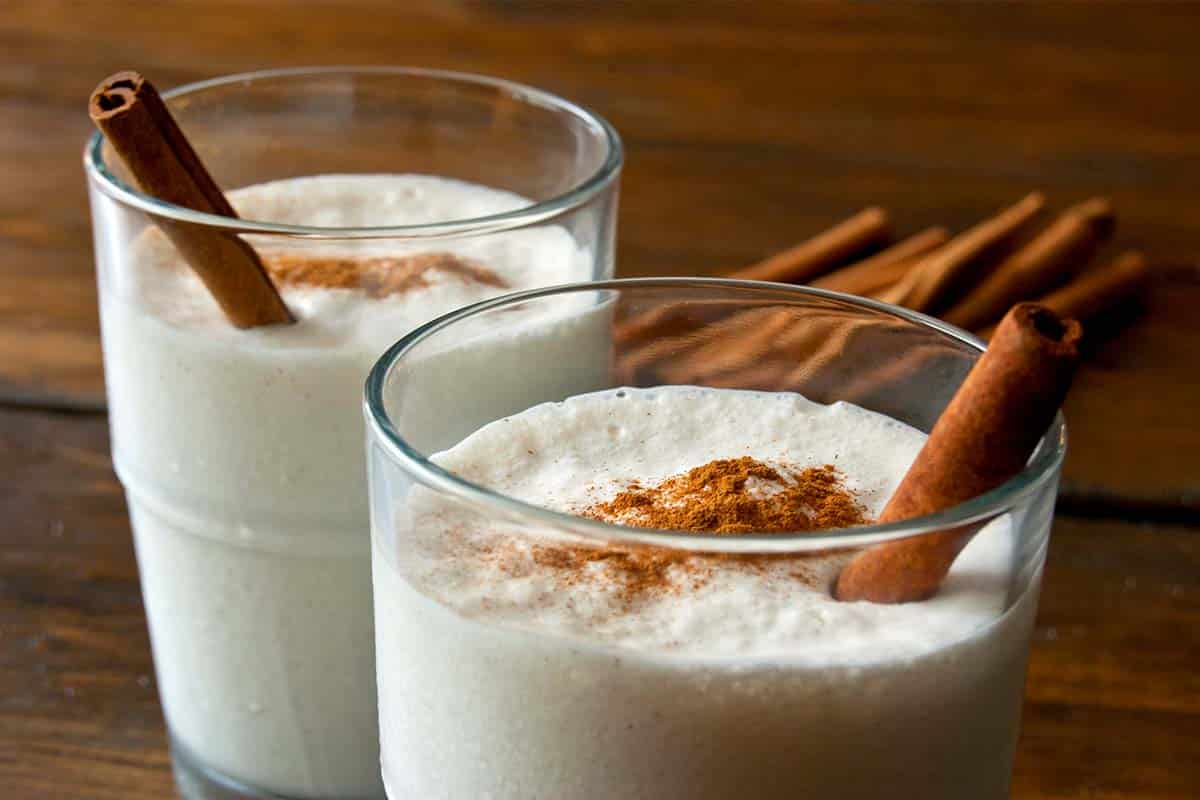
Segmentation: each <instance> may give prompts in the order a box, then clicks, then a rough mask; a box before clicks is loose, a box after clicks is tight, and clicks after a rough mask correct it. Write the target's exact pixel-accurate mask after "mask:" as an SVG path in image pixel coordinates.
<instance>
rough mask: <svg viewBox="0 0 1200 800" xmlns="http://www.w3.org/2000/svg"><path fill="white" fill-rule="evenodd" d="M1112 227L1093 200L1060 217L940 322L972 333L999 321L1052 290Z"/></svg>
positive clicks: (1108, 210)
mask: <svg viewBox="0 0 1200 800" xmlns="http://www.w3.org/2000/svg"><path fill="white" fill-rule="evenodd" d="M1113 227H1114V216H1113V210H1112V206H1111V205H1110V204H1109V202H1108V200H1106V199H1104V198H1102V197H1094V198H1092V199H1091V200H1088V201H1086V202H1084V203H1080V204H1079V205H1077V206H1074V207H1072V208H1069V209H1067V210H1066V211H1064V212H1063V213H1062V214H1061V215H1060V216H1059V217H1058V219H1056V220H1055V221H1054V222H1053V223H1052V224H1051V225H1050V226H1049V227H1047V228H1046V229H1045V230H1044V231H1042V232H1041V233H1040V234H1038V235H1037V236H1036V237H1034V238H1033V239H1032V240H1031V241H1030V242H1029V243H1028V244H1026V245H1025V246H1024V247H1022V248H1020V249H1019V250H1017V251H1016V252H1015V253H1013V254H1012V255H1011V256H1009V257H1008V258H1006V259H1005V260H1004V261H1002V262H1001V263H1000V265H999V266H998V267H996V269H995V270H994V271H993V272H992V273H991V274H989V275H988V276H987V277H986V278H984V280H983V281H982V282H981V283H980V284H979V285H978V286H976V287H975V288H974V289H972V290H971V291H970V293H969V294H968V295H967V296H966V297H965V298H963V299H962V300H961V301H960V302H959V303H958V304H956V305H955V306H953V307H952V308H951V309H950V310H949V311H947V312H946V313H945V314H943V315H942V319H944V320H945V321H946V322H949V323H950V324H952V325H957V326H959V327H960V328H967V329H971V328H978V327H979V326H981V325H985V324H987V323H989V322H991V321H993V320H996V319H999V318H1000V317H1001V316H1002V315H1003V314H1004V312H1005V311H1007V310H1008V308H1009V306H1011V305H1012V304H1013V303H1016V302H1019V301H1021V300H1023V299H1026V298H1029V297H1037V296H1038V295H1039V294H1041V293H1042V292H1044V291H1046V290H1048V289H1051V288H1053V287H1054V286H1055V285H1056V284H1058V283H1059V282H1060V281H1061V280H1062V278H1064V277H1065V276H1066V275H1067V274H1069V273H1070V272H1071V270H1072V269H1073V268H1075V267H1076V266H1077V265H1078V263H1079V262H1080V261H1085V260H1086V259H1087V257H1088V256H1090V255H1091V252H1090V251H1092V250H1094V249H1095V247H1096V246H1097V245H1098V244H1100V243H1101V242H1103V241H1104V240H1105V239H1107V238H1108V237H1109V236H1110V235H1111V234H1112V230H1113Z"/></svg>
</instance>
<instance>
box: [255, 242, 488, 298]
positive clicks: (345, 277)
mask: <svg viewBox="0 0 1200 800" xmlns="http://www.w3.org/2000/svg"><path fill="white" fill-rule="evenodd" d="M264 262H265V264H266V267H267V271H268V272H269V273H270V274H271V277H272V278H273V279H274V280H275V281H276V282H277V283H281V284H284V285H291V286H315V287H321V288H325V289H362V290H364V291H366V293H367V295H368V296H370V297H375V298H379V297H386V296H388V295H391V294H397V293H399V292H407V291H411V290H413V289H420V288H424V287H426V286H428V285H430V283H432V280H431V273H434V272H441V273H444V274H446V275H449V276H451V277H454V278H457V279H458V280H460V281H462V282H464V283H479V284H483V285H484V286H494V287H496V288H498V289H507V288H509V287H508V284H507V283H506V282H505V281H504V279H503V278H501V277H500V276H499V275H497V274H496V273H495V272H493V271H492V270H490V269H488V268H487V267H485V266H483V265H482V264H480V263H478V262H476V261H472V260H470V259H466V258H462V257H461V256H456V255H454V254H453V253H445V252H431V253H414V254H412V255H407V256H367V257H363V258H353V257H349V256H337V257H333V256H327V257H320V256H313V255H309V254H301V253H275V254H268V255H266V256H265V258H264Z"/></svg>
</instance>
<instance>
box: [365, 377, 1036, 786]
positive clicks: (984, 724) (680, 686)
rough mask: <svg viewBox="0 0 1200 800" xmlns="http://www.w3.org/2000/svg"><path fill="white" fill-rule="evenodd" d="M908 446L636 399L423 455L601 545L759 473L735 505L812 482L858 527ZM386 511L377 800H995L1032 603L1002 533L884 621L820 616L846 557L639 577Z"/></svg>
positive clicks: (709, 397) (621, 568)
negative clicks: (711, 481)
mask: <svg viewBox="0 0 1200 800" xmlns="http://www.w3.org/2000/svg"><path fill="white" fill-rule="evenodd" d="M923 441H924V435H923V434H921V433H920V432H918V431H917V430H915V429H913V428H910V427H908V426H906V425H904V424H902V423H900V422H897V421H895V420H893V419H890V418H888V417H884V416H882V415H879V414H876V413H873V412H869V411H866V410H864V409H861V408H858V407H856V406H852V405H848V404H836V405H833V406H823V405H818V404H815V403H812V402H809V401H807V400H805V399H804V398H802V397H799V396H798V395H794V394H767V393H755V392H744V391H734V390H718V389H699V388H694V387H660V388H658V389H653V390H639V389H621V390H607V391H603V392H597V393H594V394H584V395H580V396H577V397H574V398H572V399H570V400H568V401H566V402H564V403H548V404H542V405H538V406H535V407H533V408H530V409H528V410H526V411H524V412H523V413H520V414H517V415H515V416H513V417H510V418H507V419H504V420H500V421H497V422H494V423H492V424H489V425H486V426H485V427H483V428H482V429H480V430H479V431H477V432H475V433H474V434H472V435H470V436H469V437H467V438H466V439H464V440H463V441H462V442H460V443H458V444H457V445H455V446H453V447H451V448H450V449H448V450H446V451H444V452H441V453H440V454H438V455H436V456H434V457H433V459H432V460H433V461H434V462H435V463H436V464H437V465H439V466H440V467H442V468H444V469H446V470H449V471H450V472H453V473H455V474H457V475H459V476H461V477H463V478H466V479H467V480H469V481H472V482H474V483H476V484H479V485H482V486H484V487H486V488H488V489H490V490H492V491H494V492H498V493H500V494H503V495H506V496H509V497H513V498H516V499H518V500H522V501H524V502H527V503H531V504H534V505H537V506H542V507H545V508H550V509H554V510H558V511H565V512H570V513H575V514H582V515H587V516H592V517H598V518H601V519H605V520H608V521H611V522H618V523H627V524H628V523H639V522H641V523H643V524H644V522H645V520H646V519H649V518H650V517H649V516H648V511H647V509H648V508H649V507H648V506H647V505H645V502H644V501H646V497H647V496H649V488H648V487H661V486H666V485H673V484H667V483H664V482H665V481H668V480H670V479H672V478H675V481H674V482H675V483H678V482H679V480H680V479H679V478H678V477H677V476H681V475H685V474H686V473H687V472H688V471H689V470H693V469H695V468H697V467H701V466H704V465H711V464H713V463H714V462H717V461H718V460H719V459H743V458H745V457H749V458H752V459H754V461H755V463H756V464H761V465H764V468H766V467H769V468H770V469H772V470H778V472H779V476H780V477H779V480H776V479H775V478H770V479H763V478H758V477H752V478H750V479H749V480H748V481H747V482H746V483H745V484H744V486H742V485H740V484H739V485H738V486H740V487H741V488H738V490H737V491H739V492H742V491H744V492H745V493H746V498H748V499H750V500H754V501H756V502H760V501H762V500H763V498H770V497H771V496H773V495H774V494H775V493H778V492H781V491H785V490H787V489H788V487H790V486H794V485H795V484H794V483H789V481H792V480H793V479H792V478H791V477H789V476H793V475H795V474H800V471H801V470H805V469H817V468H822V469H824V467H823V466H822V465H831V468H832V469H831V470H829V474H833V475H838V476H840V483H839V486H840V491H842V492H843V493H845V494H848V495H850V496H851V497H852V498H853V499H854V501H855V502H856V503H857V504H859V505H860V506H861V509H862V511H863V512H864V514H865V515H866V516H868V517H873V516H874V515H876V514H878V512H879V511H880V510H881V509H882V507H883V505H884V503H885V501H886V500H887V498H888V497H889V496H890V494H891V492H892V491H893V490H894V488H895V486H896V485H897V483H898V482H899V480H900V478H901V477H902V475H903V474H904V472H905V471H906V469H907V467H908V465H909V464H910V463H911V461H912V459H913V458H914V457H915V455H916V453H917V451H918V450H919V449H920V447H921V444H922V442H923ZM771 474H773V473H771ZM631 486H632V488H631ZM726 488H727V487H726ZM623 497H624V498H625V499H626V500H629V499H630V497H632V501H631V502H628V503H626V504H625V505H622V504H621V503H620V502H617V501H618V500H619V499H620V498H623ZM639 497H640V498H641V499H640V500H639V499H638V498H639ZM395 502H396V503H397V505H396V507H395V511H394V519H395V523H394V530H382V529H379V528H377V529H376V531H375V534H374V537H373V541H374V547H375V556H374V562H375V569H374V582H375V603H376V615H377V654H378V674H379V691H380V698H379V700H380V724H381V736H382V747H383V765H384V779H385V783H386V784H387V787H388V792H389V797H390V798H392V800H400V798H410V797H420V798H465V797H472V798H475V797H489V798H497V799H501V798H530V797H545V798H556V799H558V800H578V799H581V798H609V797H621V798H643V797H644V798H658V799H660V800H663V799H667V798H689V799H690V798H729V797H755V798H773V797H780V798H785V797H786V798H795V797H837V798H848V799H849V800H857V799H859V798H882V797H922V798H931V799H932V800H941V799H942V798H963V797H973V798H1003V797H1007V792H1008V781H1009V774H1010V771H1011V761H1012V755H1013V749H1014V746H1015V742H1016V735H1017V728H1018V716H1019V709H1020V698H1021V692H1022V686H1023V683H1024V670H1025V662H1026V657H1027V650H1028V642H1029V636H1030V629H1031V626H1032V622H1033V613H1034V610H1035V606H1036V596H1035V595H1036V591H1035V590H1029V591H1026V592H1025V593H1024V595H1023V596H1021V597H1019V598H1017V599H1016V600H1015V602H1013V601H1012V600H1010V598H1009V597H1008V592H1009V588H1010V585H1011V581H1010V576H1011V573H1012V566H1011V565H1012V563H1013V559H1014V558H1015V555H1014V541H1015V537H1014V535H1013V533H1012V530H1011V528H1010V524H1009V521H1008V520H1007V518H1000V519H998V520H996V521H995V522H993V523H991V524H990V525H988V526H987V527H986V528H985V529H984V530H983V531H982V532H981V533H980V534H978V535H977V536H976V538H975V539H974V540H973V541H972V543H971V544H970V545H969V547H968V548H967V550H965V551H964V553H963V554H962V556H961V557H960V558H959V560H958V561H957V562H956V564H955V566H954V569H953V571H952V572H951V574H950V576H949V578H948V580H947V581H946V583H945V584H944V587H943V589H942V591H941V592H940V593H939V594H938V595H937V596H936V597H935V598H933V599H931V600H929V601H926V602H923V603H916V604H909V605H891V606H889V605H873V604H867V603H839V602H836V601H835V600H833V599H832V598H831V597H830V594H829V586H830V584H831V583H832V581H833V579H834V577H835V576H836V575H837V572H838V571H839V569H840V568H841V566H842V565H843V564H844V563H845V561H846V560H847V559H848V557H849V556H848V555H846V554H833V555H830V554H826V555H818V554H812V555H809V556H804V557H788V558H782V559H768V558H762V557H757V558H750V559H740V560H739V559H730V558H711V557H710V558H699V557H691V556H687V555H686V554H683V555H681V554H678V553H676V555H674V556H672V557H670V558H666V559H665V560H658V561H656V560H655V559H656V558H658V557H657V556H654V555H649V556H647V555H636V552H637V551H629V550H628V548H625V550H624V551H623V554H622V551H621V550H620V548H618V550H616V551H614V550H612V549H609V550H607V551H605V550H603V549H601V550H599V551H597V550H595V549H590V548H584V547H583V546H582V545H580V544H579V543H568V542H564V541H562V540H561V539H555V538H552V537H551V536H550V535H543V534H542V533H539V532H538V531H537V530H536V529H534V528H532V527H531V525H530V524H529V523H526V524H524V525H520V524H515V523H512V522H506V521H505V520H504V519H502V518H501V517H500V516H499V515H493V516H491V517H489V516H488V514H487V512H485V511H482V510H479V509H473V508H468V507H467V506H465V505H462V504H460V503H458V502H456V501H453V500H451V499H450V496H449V495H446V494H438V493H436V492H434V491H432V490H430V489H427V488H424V487H422V486H419V485H418V486H413V487H410V488H409V490H408V491H407V493H405V494H402V495H400V496H398V497H397V498H396V499H395ZM672 503H676V504H677V503H678V498H676V499H675V500H671V498H670V496H667V500H665V501H663V504H661V506H662V507H661V508H659V509H658V510H660V511H662V510H664V509H665V510H666V511H667V512H672V513H673V512H675V511H677V510H678V506H677V505H674V506H673V505H672ZM814 514H815V512H814ZM381 516H383V515H381ZM660 552H661V551H660ZM581 554H583V555H581ZM639 559H640V560H639ZM647 559H648V560H647ZM1032 585H1034V586H1036V581H1034V582H1033V584H1032Z"/></svg>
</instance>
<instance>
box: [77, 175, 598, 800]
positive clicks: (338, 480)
mask: <svg viewBox="0 0 1200 800" xmlns="http://www.w3.org/2000/svg"><path fill="white" fill-rule="evenodd" d="M230 199H231V200H232V202H233V204H234V206H235V207H236V208H237V210H238V211H239V213H240V214H241V215H242V216H243V217H246V218H250V219H255V220H269V221H272V222H281V223H292V224H301V225H311V226H322V227H327V228H361V227H370V226H385V225H386V226H397V225H411V224H421V223H435V222H442V221H445V220H449V219H468V218H474V217H480V216H486V215H490V214H495V213H500V212H504V211H509V210H513V209H517V208H523V207H526V206H528V205H529V204H530V201H528V200H527V199H525V198H522V197H519V196H517V195H514V194H511V193H508V192H504V191H499V190H495V189H491V188H487V187H484V186H479V185H474V184H467V183H462V182H458V181H453V180H448V179H442V178H437V177H430V176H421V175H321V176H314V177H306V178H296V179H292V180H286V181H279V182H273V183H267V184H262V185H258V186H251V187H248V188H244V189H240V190H238V191H235V192H232V193H231V194H230ZM132 237H133V241H132V243H131V244H129V245H128V246H129V247H130V248H131V250H132V255H130V256H128V257H127V258H128V261H129V265H130V266H129V268H128V269H124V270H122V271H113V272H107V273H106V272H103V271H102V273H101V281H102V286H101V288H102V292H101V312H102V325H103V334H104V350H105V365H106V377H107V382H108V397H109V408H110V421H111V426H112V436H113V459H114V463H115V466H116V469H117V472H118V473H119V475H120V477H121V480H122V482H123V484H124V486H125V488H126V491H127V495H128V499H129V508H130V514H131V517H132V520H133V527H134V533H135V542H136V546H137V555H138V560H139V565H140V570H141V577H142V586H143V592H144V597H145V603H146V611H147V615H148V618H149V625H150V633H151V638H152V642H153V646H154V659H155V665H156V669H157V672H158V679H159V689H160V693H161V696H162V700H163V704H164V710H165V714H166V717H167V721H168V724H169V728H170V732H171V735H172V738H173V740H174V744H175V746H176V747H177V748H179V749H180V750H181V751H183V752H185V753H187V754H188V755H190V756H191V759H192V760H195V761H198V762H200V763H201V764H203V765H204V766H206V767H209V768H211V769H215V770H216V771H217V772H219V773H221V774H223V775H225V776H228V777H230V778H232V779H234V780H236V781H240V782H243V783H245V784H249V785H251V786H253V787H256V788H258V789H265V790H267V791H270V792H274V793H278V794H282V795H288V796H295V797H338V798H358V797H369V796H379V795H380V794H381V792H382V789H381V787H380V784H379V762H378V744H377V734H376V731H377V726H376V696H375V681H374V669H373V665H374V661H373V638H372V636H373V633H372V615H371V576H370V569H371V568H370V563H369V554H368V535H367V530H368V510H367V500H366V474H365V470H364V466H363V456H362V443H363V436H364V434H363V424H362V412H361V392H362V382H363V379H364V377H365V375H366V373H367V371H368V369H369V368H370V366H371V364H372V362H373V361H374V359H375V358H376V357H378V355H379V354H380V353H381V352H382V351H383V350H384V349H386V347H387V346H388V345H390V344H391V343H392V342H394V341H395V340H396V339H397V338H399V337H400V336H402V335H403V334H405V333H406V332H408V331H409V330H411V329H412V328H413V327H415V326H416V325H418V324H421V323H423V322H425V321H427V320H429V319H431V318H433V317H435V316H437V315H439V314H442V313H445V312H447V311H449V310H451V309H453V308H455V307H458V306H461V305H465V304H468V303H471V302H474V301H477V300H480V299H483V298H486V297H490V296H495V295H498V294H501V293H504V292H507V291H511V290H515V289H521V288H529V287H533V286H540V285H546V284H554V283H562V282H568V281H579V280H588V279H590V278H592V277H593V274H592V272H593V263H594V258H593V256H592V255H591V254H590V253H589V252H586V251H585V249H584V248H581V247H580V246H579V245H578V244H577V243H576V241H575V239H574V238H573V237H572V236H571V234H570V233H569V232H568V231H567V230H566V229H565V228H564V227H560V226H558V225H554V224H548V225H543V226H540V227H528V228H523V229H517V230H510V231H505V232H500V233H492V234H488V235H486V236H478V237H475V238H461V237H460V238H449V239H445V240H443V241H439V242H438V243H437V244H436V247H431V246H430V243H429V242H427V241H426V242H419V243H406V242H402V241H399V240H396V239H370V238H366V239H363V238H359V239H338V240H336V241H329V242H324V243H323V242H312V241H300V240H289V239H286V238H283V237H248V241H250V243H251V244H252V245H254V247H255V248H256V249H257V250H258V251H259V253H260V255H261V256H262V258H263V260H264V262H265V263H266V265H267V267H268V270H269V272H270V273H271V274H272V276H273V278H274V279H275V282H276V284H277V285H278V286H279V288H280V291H281V293H282V296H283V298H284V300H285V301H286V303H287V304H288V306H289V307H290V308H291V310H292V312H293V313H294V315H295V316H296V317H297V322H296V323H295V324H292V325H280V326H271V327H262V328H255V329H248V330H238V329H235V328H233V327H232V326H231V325H230V324H229V323H228V322H227V320H226V319H225V317H224V316H223V315H222V313H221V311H220V309H219V308H218V306H217V305H216V303H215V302H214V300H213V299H212V297H211V296H210V294H209V293H208V292H207V291H206V290H205V288H204V286H203V285H202V284H201V283H200V281H199V280H198V279H197V278H196V277H195V275H194V274H193V272H192V271H191V270H189V269H188V267H187V266H186V265H185V264H183V263H181V262H180V260H179V259H178V256H177V254H176V253H175V251H174V250H173V249H172V248H171V247H170V245H169V244H168V243H167V240H166V238H165V237H164V236H162V234H161V233H160V232H159V231H158V230H157V229H156V228H153V227H149V228H146V229H145V230H144V231H141V232H140V233H135V234H133V235H132ZM105 256H106V254H105V253H101V254H100V257H101V259H102V260H103V259H104V258H105ZM105 281H111V282H115V283H117V284H119V285H105V284H104V282H105ZM443 413H444V415H446V416H449V417H453V415H454V413H455V411H454V408H452V407H447V408H444V409H443ZM473 427H474V426H473ZM460 796H462V795H460Z"/></svg>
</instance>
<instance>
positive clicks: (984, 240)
mask: <svg viewBox="0 0 1200 800" xmlns="http://www.w3.org/2000/svg"><path fill="white" fill-rule="evenodd" d="M1045 204H1046V202H1045V199H1044V198H1043V197H1042V195H1041V194H1040V193H1038V192H1034V193H1032V194H1030V195H1027V196H1026V197H1024V198H1023V199H1022V200H1021V201H1020V202H1018V203H1017V204H1016V205H1013V206H1010V207H1009V208H1006V209H1005V210H1004V211H1001V212H1000V213H999V214H997V215H996V216H994V217H991V218H990V219H986V220H984V221H983V222H981V223H979V224H978V225H976V226H975V227H973V228H971V229H970V230H967V231H964V232H963V233H961V234H959V235H958V236H956V237H954V238H953V239H951V240H950V241H949V242H948V243H947V244H946V245H945V246H943V247H941V248H939V249H938V250H937V251H936V252H934V253H933V254H932V255H930V256H928V257H927V258H925V259H923V260H922V261H921V264H920V265H919V266H918V267H917V268H916V269H915V270H914V271H913V273H912V276H911V279H910V280H908V281H906V283H905V286H904V287H903V291H902V292H900V293H898V294H888V295H886V296H885V297H881V298H880V299H883V300H884V301H885V302H890V303H896V304H897V305H902V306H904V307H905V308H911V309H913V310H914V311H925V312H929V313H936V312H937V310H938V308H937V306H938V305H939V304H941V303H943V302H944V300H945V299H946V294H947V293H948V292H950V291H952V290H953V289H954V288H955V286H956V284H958V283H959V282H960V280H961V279H962V276H963V274H964V273H965V272H966V271H967V270H969V269H970V268H971V267H973V266H975V265H977V264H978V262H979V261H980V260H981V259H983V258H985V257H986V256H987V255H989V254H990V253H992V252H993V251H995V250H996V249H998V248H1001V247H1003V246H1004V245H1005V244H1007V243H1008V242H1010V241H1011V240H1012V239H1013V237H1014V236H1016V235H1017V233H1019V232H1020V231H1021V229H1022V228H1024V227H1025V226H1026V225H1027V224H1028V223H1029V222H1030V221H1031V220H1032V219H1033V218H1034V217H1036V216H1037V215H1038V214H1039V213H1040V212H1041V210H1042V207H1043V206H1045Z"/></svg>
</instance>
